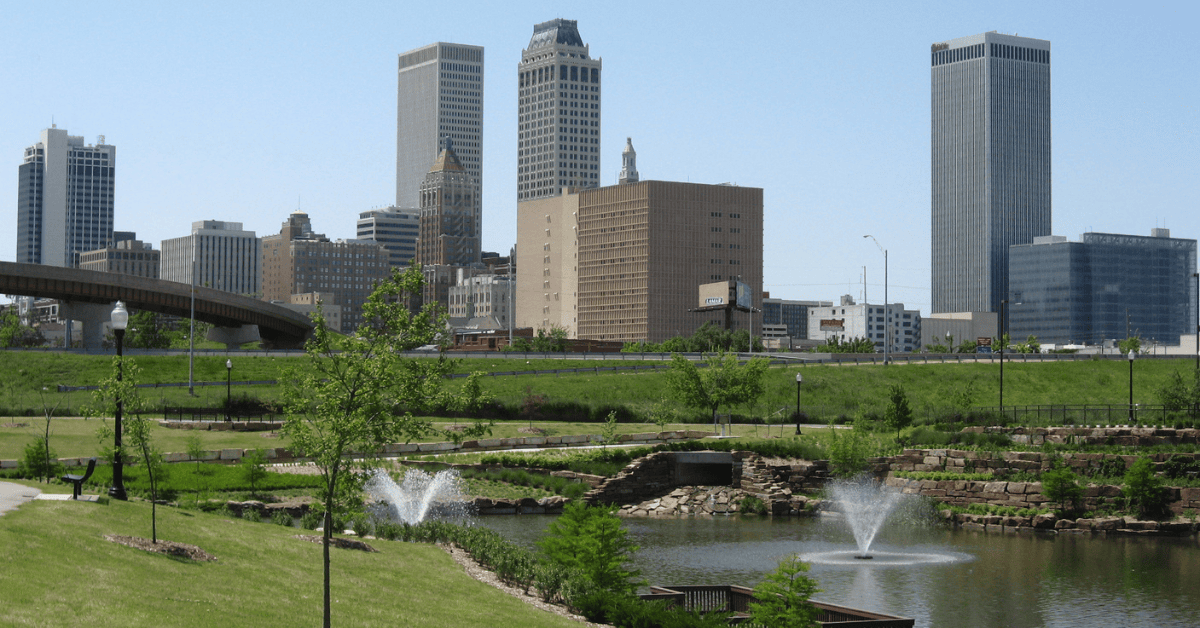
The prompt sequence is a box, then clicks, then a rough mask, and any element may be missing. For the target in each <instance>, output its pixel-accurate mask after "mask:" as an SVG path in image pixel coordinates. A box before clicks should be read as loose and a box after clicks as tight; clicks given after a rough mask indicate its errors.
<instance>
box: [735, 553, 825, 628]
mask: <svg viewBox="0 0 1200 628" xmlns="http://www.w3.org/2000/svg"><path fill="white" fill-rule="evenodd" d="M807 571H808V563H805V562H803V561H801V560H800V557H799V556H797V555H795V554H792V555H791V556H787V557H785V558H784V559H783V560H782V561H780V562H779V567H778V568H777V569H776V570H775V571H774V572H772V573H770V574H768V575H767V577H766V579H764V580H763V581H762V582H760V583H759V584H758V586H757V587H755V589H754V599H755V601H754V602H751V603H750V618H751V621H752V622H754V623H756V624H759V625H762V626H766V627H767V628H792V627H797V628H807V627H809V626H814V627H815V626H817V622H816V617H817V608H816V607H815V606H813V605H812V604H811V603H810V602H809V601H808V598H809V597H811V596H812V594H813V593H816V592H818V591H820V589H818V588H817V581H816V580H813V579H812V578H809V577H808V576H806V575H804V574H805V572H807Z"/></svg>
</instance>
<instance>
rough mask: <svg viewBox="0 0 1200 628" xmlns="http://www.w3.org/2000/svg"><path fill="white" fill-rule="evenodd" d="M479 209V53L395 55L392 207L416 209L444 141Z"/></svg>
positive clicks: (436, 47) (460, 48) (430, 50)
mask: <svg viewBox="0 0 1200 628" xmlns="http://www.w3.org/2000/svg"><path fill="white" fill-rule="evenodd" d="M447 137H448V138H450V139H451V140H453V141H454V152H455V153H456V154H457V155H458V161H459V162H460V163H461V164H462V166H463V169H464V170H465V171H466V173H467V175H468V176H469V177H470V178H471V182H472V185H474V187H475V194H474V196H475V211H476V214H479V213H481V212H480V210H481V209H482V207H483V205H482V203H481V200H480V199H482V198H483V196H482V191H483V162H482V156H483V47H482V46H465V45H462V44H447V43H442V42H438V43H436V44H430V45H428V46H425V47H423V48H417V49H416V50H410V51H408V52H406V53H404V54H401V55H400V62H399V70H398V80H397V94H396V206H397V207H420V205H421V201H420V198H421V182H422V181H424V180H425V175H426V174H428V173H429V164H431V163H433V162H434V160H435V159H437V157H438V154H439V153H440V151H441V147H442V143H441V141H442V140H443V139H444V138H447Z"/></svg>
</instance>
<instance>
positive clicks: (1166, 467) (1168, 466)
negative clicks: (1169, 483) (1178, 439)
mask: <svg viewBox="0 0 1200 628" xmlns="http://www.w3.org/2000/svg"><path fill="white" fill-rule="evenodd" d="M1189 473H1197V474H1200V460H1197V459H1194V458H1192V457H1191V456H1171V457H1170V458H1168V459H1167V461H1166V462H1164V463H1163V475H1165V476H1167V477H1168V478H1171V479H1172V480H1178V479H1180V478H1186V477H1187V476H1188V474H1189Z"/></svg>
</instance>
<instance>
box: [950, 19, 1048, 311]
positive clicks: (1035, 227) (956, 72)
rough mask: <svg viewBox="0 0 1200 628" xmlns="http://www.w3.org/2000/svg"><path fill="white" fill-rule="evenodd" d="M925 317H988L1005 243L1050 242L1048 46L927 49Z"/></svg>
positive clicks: (971, 40)
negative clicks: (928, 305) (928, 277)
mask: <svg viewBox="0 0 1200 628" xmlns="http://www.w3.org/2000/svg"><path fill="white" fill-rule="evenodd" d="M931 68H932V69H931V76H932V81H931V84H932V98H931V103H932V115H931V121H932V125H931V127H932V128H931V137H932V143H931V147H932V155H931V169H932V242H931V244H932V311H933V312H935V313H939V312H995V311H997V310H998V309H999V306H1000V301H1001V300H1003V299H1005V298H1006V296H1007V295H1008V254H1009V247H1010V246H1012V245H1014V244H1029V243H1031V242H1033V239H1034V238H1035V237H1038V236H1045V235H1050V209H1051V208H1050V198H1051V197H1050V42H1048V41H1045V40H1041V39H1030V38H1027V37H1016V36H1012V35H1001V34H999V33H995V32H990V33H984V34H982V35H974V36H971V37H962V38H959V39H952V40H949V41H946V42H941V43H937V44H933V47H932V51H931Z"/></svg>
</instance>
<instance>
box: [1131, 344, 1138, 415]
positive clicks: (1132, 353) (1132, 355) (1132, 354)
mask: <svg viewBox="0 0 1200 628" xmlns="http://www.w3.org/2000/svg"><path fill="white" fill-rule="evenodd" d="M1136 355H1137V354H1135V353H1134V352H1133V349H1130V350H1129V424H1130V425H1132V424H1133V422H1134V418H1133V358H1134V356H1136Z"/></svg>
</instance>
